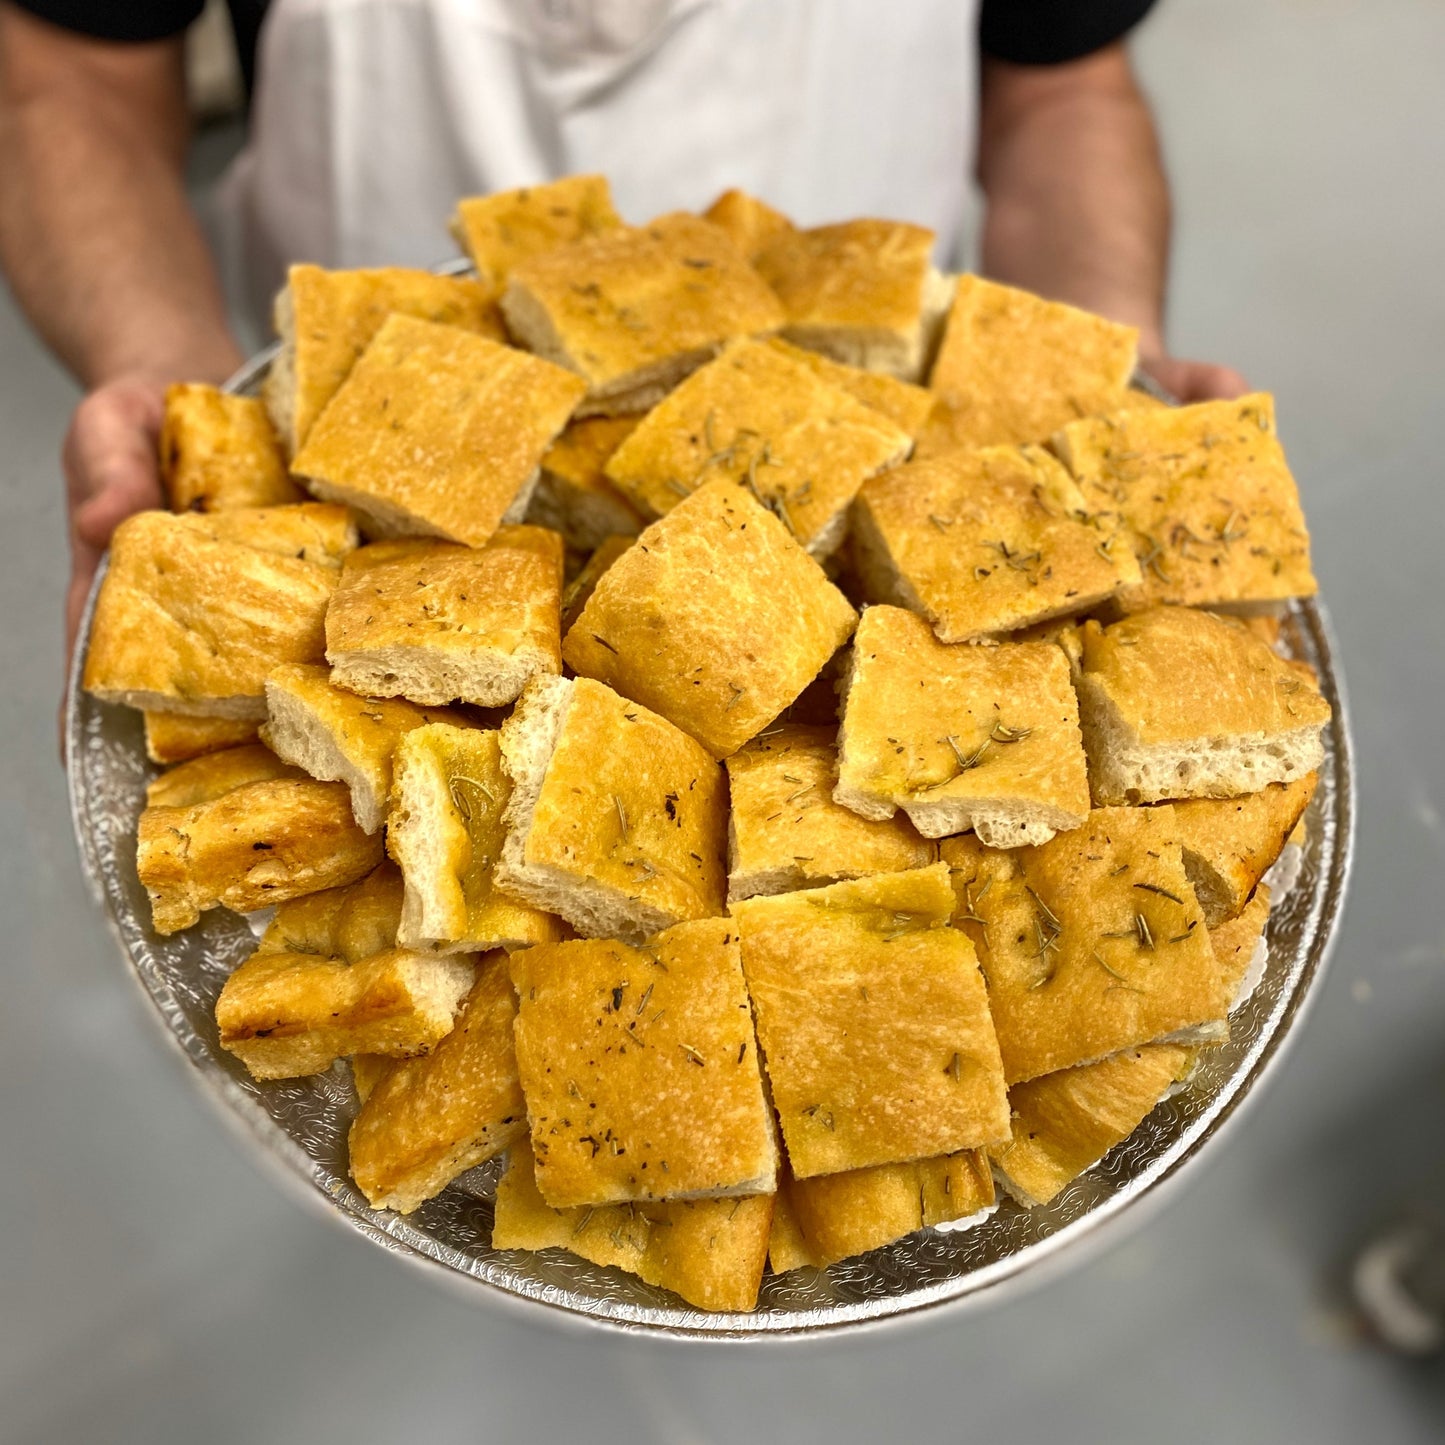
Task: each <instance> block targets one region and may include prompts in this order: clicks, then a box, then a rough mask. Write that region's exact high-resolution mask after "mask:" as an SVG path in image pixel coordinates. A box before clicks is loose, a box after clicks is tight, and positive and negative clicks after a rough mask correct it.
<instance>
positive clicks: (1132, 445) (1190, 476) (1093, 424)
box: [1053, 393, 1318, 610]
mask: <svg viewBox="0 0 1445 1445" xmlns="http://www.w3.org/2000/svg"><path fill="white" fill-rule="evenodd" d="M1053 448H1054V450H1055V451H1056V452H1057V453H1058V454H1059V456H1060V457H1062V458H1063V461H1064V463H1065V465H1066V466H1067V467H1068V468H1069V470H1070V471H1071V472H1072V473H1073V475H1074V480H1075V481H1077V482H1078V484H1079V488H1080V490H1081V491H1082V492H1083V494H1084V500H1085V501H1086V503H1087V504H1088V507H1089V511H1090V512H1091V513H1093V514H1094V515H1095V516H1096V517H1097V518H1098V519H1099V521H1100V523H1101V524H1102V525H1105V526H1107V527H1109V528H1111V529H1113V528H1118V529H1120V530H1122V531H1123V532H1125V533H1126V535H1127V536H1128V538H1129V540H1130V542H1131V543H1132V545H1133V547H1134V550H1135V551H1136V552H1137V553H1138V556H1139V566H1140V569H1141V572H1142V577H1141V580H1140V581H1139V583H1138V584H1137V585H1136V586H1133V587H1130V588H1127V589H1125V591H1124V592H1123V593H1122V594H1121V595H1120V598H1119V601H1120V603H1121V605H1123V606H1125V607H1127V608H1129V609H1130V610H1137V609H1139V608H1142V607H1150V606H1153V605H1154V604H1155V603H1159V602H1177V603H1184V604H1187V605H1188V606H1191V607H1212V606H1216V605H1218V604H1221V603H1227V604H1234V605H1237V604H1261V603H1270V602H1277V601H1279V600H1281V599H1282V598H1286V597H1311V596H1313V595H1314V593H1315V592H1316V591H1317V590H1318V588H1317V585H1316V583H1315V578H1314V573H1313V572H1312V571H1311V570H1310V539H1309V533H1308V532H1307V531H1306V530H1305V519H1304V513H1303V511H1302V510H1301V509H1300V500H1299V489H1298V487H1297V486H1296V485H1295V480H1294V477H1293V476H1292V475H1291V474H1290V469H1289V464H1288V463H1287V462H1286V461H1285V456H1284V449H1283V448H1282V447H1281V446H1280V443H1279V435H1278V432H1277V430H1276V427H1275V419H1274V399H1273V397H1270V396H1268V395H1266V394H1263V393H1257V394H1255V395H1253V396H1245V397H1240V398H1239V399H1238V400H1237V401H1205V402H1198V403H1196V404H1195V405H1193V406H1180V407H1166V408H1164V409H1163V410H1161V411H1139V410H1131V411H1126V412H1122V413H1119V414H1117V415H1114V416H1108V417H1098V418H1094V419H1092V420H1084V421H1075V422H1070V423H1069V424H1068V425H1067V426H1065V427H1063V428H1062V430H1060V431H1059V433H1058V434H1057V435H1056V436H1055V437H1054V439H1053ZM1121 540H1122V539H1121Z"/></svg>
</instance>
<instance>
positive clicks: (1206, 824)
mask: <svg viewBox="0 0 1445 1445" xmlns="http://www.w3.org/2000/svg"><path fill="white" fill-rule="evenodd" d="M1318 782H1319V774H1318V773H1306V774H1304V776H1303V777H1298V778H1295V779H1294V780H1293V781H1292V782H1288V783H1271V784H1270V786H1269V787H1267V788H1264V789H1262V790H1261V791H1260V792H1258V793H1249V794H1246V795H1245V796H1244V797H1242V798H1189V799H1186V800H1185V801H1184V802H1180V803H1175V804H1174V822H1175V826H1176V827H1177V828H1178V830H1179V842H1180V844H1181V846H1182V847H1183V849H1184V871H1185V872H1186V873H1188V874H1189V881H1190V882H1191V883H1192V884H1193V885H1194V892H1195V895H1196V896H1197V897H1198V899H1199V906H1200V907H1201V908H1202V909H1203V910H1204V921H1205V923H1206V924H1208V926H1209V927H1210V928H1217V927H1219V925H1220V924H1221V923H1223V922H1224V921H1225V920H1226V919H1228V918H1233V917H1235V916H1236V915H1237V914H1238V913H1239V912H1240V911H1241V910H1242V909H1243V908H1244V905H1245V904H1246V903H1247V902H1248V901H1249V897H1250V895H1251V894H1252V893H1253V892H1254V890H1255V887H1256V886H1257V884H1258V883H1259V880H1260V879H1261V878H1263V877H1264V875H1265V874H1266V873H1268V872H1269V870H1270V868H1271V867H1273V865H1274V862H1275V859H1277V858H1278V857H1279V855H1280V854H1281V853H1282V852H1283V851H1284V845H1285V843H1286V842H1287V841H1289V837H1290V835H1291V834H1292V833H1293V832H1294V830H1295V829H1296V828H1297V827H1298V826H1299V821H1300V819H1301V818H1303V817H1304V814H1305V809H1306V808H1308V807H1309V805H1310V799H1311V798H1312V797H1314V792H1315V786H1316V784H1318Z"/></svg>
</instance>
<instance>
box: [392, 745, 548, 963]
mask: <svg viewBox="0 0 1445 1445" xmlns="http://www.w3.org/2000/svg"><path fill="white" fill-rule="evenodd" d="M395 771H396V782H395V787H394V791H393V794H392V810H391V816H390V817H389V818H388V820H387V832H386V838H387V848H388V849H389V850H390V852H391V856H392V857H393V858H395V859H396V861H397V863H398V864H399V865H400V866H401V871H402V876H403V878H404V879H405V880H406V901H405V904H404V906H403V910H402V915H401V924H400V927H399V929H398V931H397V938H398V941H399V942H400V943H401V944H402V945H403V947H406V948H427V949H437V950H440V951H442V952H446V953H454V952H458V951H462V952H467V953H471V952H476V951H479V950H483V949H491V948H525V947H526V946H527V945H528V944H532V943H551V942H553V941H555V940H556V939H558V938H560V937H561V936H562V934H561V925H560V924H559V922H558V920H557V919H555V918H553V917H552V916H551V915H550V914H547V913H543V912H541V911H540V910H538V909H536V908H531V907H529V906H528V905H527V904H525V903H521V902H519V901H518V900H517V899H516V898H514V897H510V896H509V895H507V894H506V893H503V892H502V891H501V890H500V889H499V888H498V887H497V881H496V873H497V864H498V862H499V860H500V858H501V855H502V840H503V838H504V837H505V836H506V829H505V828H504V827H503V823H502V818H503V814H504V813H505V811H506V808H507V804H508V802H509V801H510V799H511V796H512V785H511V783H510V781H508V778H507V775H506V773H505V772H504V771H503V770H502V753H501V747H500V743H499V735H498V734H497V733H496V732H495V731H492V730H490V729H483V728H459V727H448V726H446V725H444V724H437V725H434V726H431V727H424V728H418V729H416V730H415V731H414V732H409V733H408V734H407V735H406V736H405V737H404V738H402V740H401V742H400V744H399V745H398V747H397V750H396V759H395Z"/></svg>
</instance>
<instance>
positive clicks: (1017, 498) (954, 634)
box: [851, 447, 1139, 642]
mask: <svg viewBox="0 0 1445 1445" xmlns="http://www.w3.org/2000/svg"><path fill="white" fill-rule="evenodd" d="M851 536H852V556H853V562H854V565H855V567H856V569H857V572H858V575H859V577H860V579H861V580H862V583H863V587H864V589H865V595H866V596H867V598H868V600H869V601H870V602H889V603H893V604H894V605H896V606H899V607H907V608H908V609H909V610H910V611H913V612H920V613H922V614H923V616H925V617H926V618H927V619H928V620H929V621H930V622H931V623H932V624H933V630H934V632H935V633H936V634H937V636H938V639H939V641H940V642H973V641H977V640H979V639H981V638H990V637H998V636H1001V635H1003V634H1005V633H1009V632H1013V631H1016V630H1017V629H1019V628H1021V627H1031V626H1033V625H1035V624H1037V623H1040V622H1048V621H1051V620H1053V619H1055V618H1059V617H1067V616H1069V615H1071V614H1074V613H1079V612H1084V611H1086V610H1088V609H1089V608H1091V607H1096V606H1098V604H1099V603H1101V602H1103V601H1105V600H1106V599H1107V598H1109V597H1111V596H1113V594H1114V593H1115V592H1116V591H1117V590H1118V589H1119V588H1120V587H1121V586H1123V585H1125V584H1126V583H1130V582H1137V581H1138V580H1139V564H1138V562H1137V561H1136V560H1135V558H1134V551H1133V548H1132V547H1130V546H1129V545H1128V543H1127V541H1123V540H1119V541H1117V542H1116V541H1115V539H1113V538H1112V537H1111V536H1110V534H1109V533H1107V532H1101V531H1100V530H1099V529H1098V528H1097V527H1096V526H1094V525H1093V523H1092V522H1091V521H1089V520H1088V518H1087V517H1086V516H1085V508H1084V499H1083V496H1082V494H1081V493H1080V491H1079V489H1078V487H1076V486H1075V485H1074V482H1073V479H1072V478H1071V477H1070V476H1069V474H1068V472H1067V471H1066V470H1065V469H1064V467H1063V466H1062V465H1061V464H1060V463H1059V462H1058V460H1057V459H1056V458H1054V457H1052V456H1050V455H1049V453H1048V452H1046V451H1044V450H1043V448H1042V447H982V448H979V449H978V450H973V451H966V450H958V451H952V452H948V453H946V454H945V455H943V456H940V457H938V458H937V459H935V460H933V461H926V462H911V463H910V464H909V465H907V466H903V467H895V468H894V469H893V470H892V471H890V472H884V473H883V475H882V476H879V477H874V478H873V479H872V480H871V481H869V482H866V483H865V484H864V486H863V489H862V490H861V491H860V492H859V493H858V498H857V500H856V501H855V502H854V504H853V516H852V532H851Z"/></svg>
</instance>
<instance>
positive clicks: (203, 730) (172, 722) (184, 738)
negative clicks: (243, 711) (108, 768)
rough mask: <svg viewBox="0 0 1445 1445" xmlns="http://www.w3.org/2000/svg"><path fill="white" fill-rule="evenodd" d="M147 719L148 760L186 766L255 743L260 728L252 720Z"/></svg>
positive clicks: (150, 715)
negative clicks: (206, 757)
mask: <svg viewBox="0 0 1445 1445" xmlns="http://www.w3.org/2000/svg"><path fill="white" fill-rule="evenodd" d="M144 717H145V735H146V757H148V758H149V759H150V760H151V762H153V763H184V762H189V761H190V759H191V758H199V757H202V756H204V755H205V754H206V753H216V752H220V751H221V749H222V748H237V747H240V746H241V745H242V744H243V743H253V742H255V741H256V730H257V728H258V726H259V724H258V723H256V722H255V721H254V720H253V719H251V718H235V717H187V716H186V715H185V714H184V713H179V712H147V713H145V714H144Z"/></svg>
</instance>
